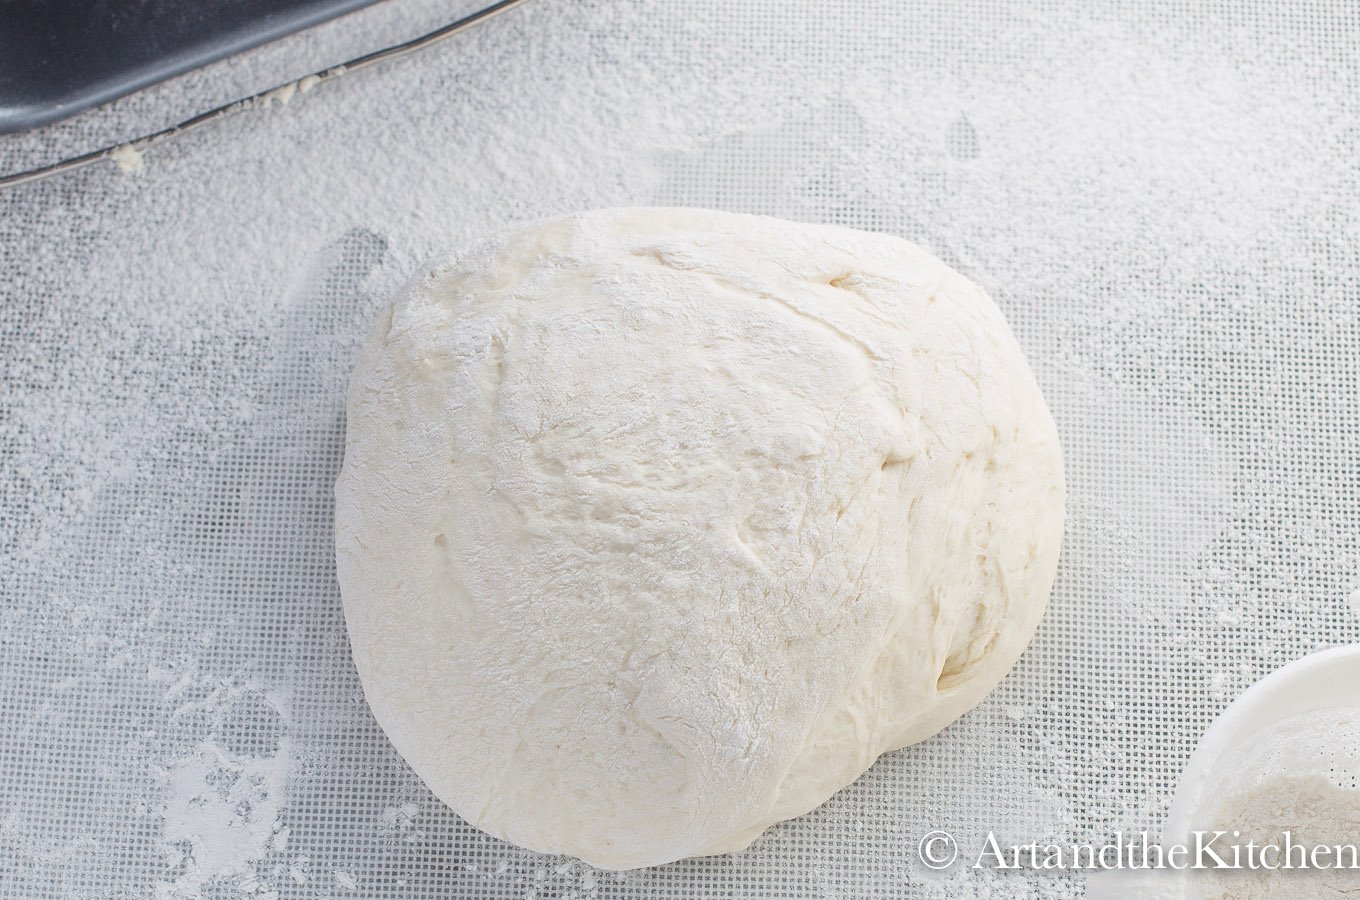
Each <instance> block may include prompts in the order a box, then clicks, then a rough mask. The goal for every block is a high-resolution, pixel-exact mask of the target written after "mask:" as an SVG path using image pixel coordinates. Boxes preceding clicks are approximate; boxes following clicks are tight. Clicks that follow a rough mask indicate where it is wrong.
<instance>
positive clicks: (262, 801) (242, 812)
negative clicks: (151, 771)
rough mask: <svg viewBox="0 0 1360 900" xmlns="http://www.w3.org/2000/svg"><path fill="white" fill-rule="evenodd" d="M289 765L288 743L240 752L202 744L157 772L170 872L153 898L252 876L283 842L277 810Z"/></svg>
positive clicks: (191, 893)
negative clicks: (267, 750) (264, 751)
mask: <svg viewBox="0 0 1360 900" xmlns="http://www.w3.org/2000/svg"><path fill="white" fill-rule="evenodd" d="M288 765H289V749H288V744H287V743H286V742H284V743H283V744H281V745H280V747H279V750H278V753H277V754H276V755H274V756H271V757H247V758H244V759H243V758H235V757H232V756H230V755H229V754H226V753H224V752H223V751H222V749H221V748H220V747H217V746H214V745H213V744H211V743H204V744H202V745H200V746H199V747H198V748H197V749H196V750H195V752H194V753H193V754H191V755H190V756H188V757H185V758H184V759H182V760H179V761H178V762H176V763H175V764H174V765H172V766H171V767H170V768H168V769H166V770H165V771H164V772H163V773H162V777H163V779H164V781H165V784H166V789H167V794H168V796H167V800H166V803H165V807H164V811H163V815H164V818H165V827H164V830H163V831H162V839H163V844H162V851H161V852H162V853H163V854H164V855H165V857H166V859H165V863H166V868H167V870H168V877H167V878H165V879H164V880H162V881H160V882H159V883H158V884H157V886H156V888H157V896H158V897H163V898H176V897H197V896H200V895H201V893H202V892H203V889H204V888H205V886H206V885H208V884H222V883H224V882H233V883H235V884H237V885H238V886H248V885H254V884H257V883H258V878H257V867H258V866H259V864H260V863H262V862H263V861H264V860H265V859H266V858H267V857H268V856H269V855H271V854H277V853H282V852H283V851H284V850H285V849H286V846H287V837H288V830H287V829H286V828H284V827H283V825H282V822H281V820H280V818H279V813H280V810H281V809H282V806H283V802H284V795H283V791H284V777H285V775H286V773H287V771H288Z"/></svg>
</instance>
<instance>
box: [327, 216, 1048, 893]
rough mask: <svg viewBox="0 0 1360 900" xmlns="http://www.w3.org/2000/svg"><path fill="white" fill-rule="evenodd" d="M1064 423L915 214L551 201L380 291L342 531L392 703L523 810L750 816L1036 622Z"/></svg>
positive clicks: (422, 757)
mask: <svg viewBox="0 0 1360 900" xmlns="http://www.w3.org/2000/svg"><path fill="white" fill-rule="evenodd" d="M1063 495H1064V486H1063V474H1062V460H1061V456H1060V453H1059V448H1058V438H1057V432H1056V429H1055V427H1054V423H1053V420H1052V417H1051V416H1050V415H1049V412H1048V409H1047V407H1046V406H1045V404H1044V400H1043V397H1042V396H1041V395H1040V392H1039V388H1038V386H1037V384H1036V382H1035V380H1034V377H1033V375H1032V373H1031V372H1030V369H1029V367H1028V366H1027V364H1026V363H1025V360H1024V359H1023V357H1022V356H1021V352H1020V348H1019V346H1018V345H1017V343H1016V341H1015V339H1014V337H1013V336H1012V335H1011V332H1010V330H1009V328H1008V327H1007V325H1006V323H1005V321H1004V320H1003V319H1002V316H1001V314H1000V312H999V311H998V310H997V308H996V306H995V305H994V304H993V303H992V301H991V300H990V299H989V298H988V297H987V295H986V294H985V293H983V291H982V290H981V289H979V288H978V287H977V286H976V285H974V284H973V283H972V282H970V281H969V280H967V279H966V278H964V277H963V276H961V275H959V274H958V273H956V272H954V271H953V270H951V269H950V268H948V267H947V266H946V265H945V264H944V263H942V262H941V261H940V260H938V259H936V258H935V257H934V256H932V255H930V254H929V253H927V252H925V251H924V250H922V249H920V248H918V247H916V246H914V245H913V244H910V243H908V242H906V241H904V240H901V239H900V238H896V237H890V236H886V235H881V234H869V233H865V232H858V231H852V230H849V229H846V228H840V227H833V226H816V225H804V224H795V223H791V222H785V221H780V220H777V219H770V218H763V217H756V216H744V215H735V214H730V213H720V212H710V211H704V210H694V209H610V210H600V211H596V212H590V213H584V214H581V215H576V216H571V217H567V218H562V219H558V220H553V221H548V222H541V223H536V224H533V225H529V226H525V227H522V228H519V229H516V230H514V231H511V232H508V233H506V234H504V235H502V236H500V237H498V238H496V239H493V240H491V241H488V242H486V243H485V244H482V245H480V246H478V247H475V248H473V249H471V250H469V251H467V252H465V253H463V254H462V255H460V256H458V257H457V258H456V259H454V260H453V261H452V263H451V264H450V265H449V266H448V267H447V268H445V269H443V270H441V271H439V272H437V273H435V274H433V275H431V276H429V277H427V278H426V279H424V280H423V281H421V282H420V283H418V284H416V285H415V286H413V287H412V288H411V289H410V290H409V291H407V292H406V294H405V295H404V296H403V297H401V298H400V299H399V300H398V301H397V302H396V303H395V304H394V305H393V307H392V308H391V309H390V310H389V311H388V313H387V314H386V315H385V316H384V317H383V318H382V320H381V321H380V322H379V323H378V325H377V327H376V329H375V330H374V332H373V333H372V335H371V337H370V339H369V342H368V344H367V345H366V347H365V349H364V351H363V353H362V355H361V359H360V362H359V364H358V367H357V370H356V372H355V373H354V377H353V380H352V382H351V385H350V392H349V419H348V434H347V440H346V450H345V463H344V468H343V470H342V472H341V474H340V477H339V481H338V483H337V485H336V545H337V558H338V568H339V578H340V585H341V589H342V594H343V600H344V609H345V617H346V620H347V623H348V626H349V633H350V639H351V643H352V645H353V650H354V659H355V663H356V664H357V666H358V670H359V674H360V676H361V677H362V680H363V684H364V688H365V692H366V694H367V697H368V700H369V703H370V704H371V705H372V707H373V712H374V714H375V715H376V717H377V719H378V721H379V722H380V723H381V724H382V726H383V728H384V729H385V730H386V732H387V734H388V735H389V736H390V737H391V739H392V742H393V743H394V744H395V745H396V747H397V749H398V750H399V751H400V752H401V754H402V756H404V757H405V758H406V760H407V761H408V762H409V763H410V764H411V766H412V767H413V768H414V769H415V771H416V772H417V773H418V774H419V775H420V776H421V777H422V778H423V779H424V780H425V782H426V783H427V784H428V785H429V786H430V788H431V789H432V790H433V791H434V792H435V794H437V795H438V796H439V797H440V799H442V800H443V801H444V802H446V803H448V804H449V806H451V807H452V808H453V809H454V810H455V811H457V812H458V814H459V815H461V816H463V817H464V818H465V819H467V820H468V821H469V822H471V823H472V824H474V825H476V826H477V827H478V828H481V829H483V830H485V831H487V832H490V833H491V834H493V835H496V836H498V837H501V838H504V839H505V840H508V841H511V842H513V843H516V844H519V845H522V846H524V847H528V848H530V849H533V850H539V851H545V852H552V853H567V854H571V855H573V856H577V857H580V858H581V859H583V860H585V861H587V862H589V863H592V864H594V865H597V866H601V867H606V868H614V869H622V868H633V867H638V866H646V865H654V864H659V863H665V862H668V861H671V860H676V859H680V858H682V857H686V856H695V855H701V854H709V853H720V852H725V851H730V850H734V849H738V848H741V847H744V846H745V845H747V844H748V843H749V842H751V841H752V840H753V839H755V838H756V837H757V836H758V835H759V834H760V833H761V832H762V831H764V830H765V829H766V828H767V827H769V826H770V825H771V824H773V823H775V822H778V821H780V820H782V819H787V818H790V817H793V816H797V815H800V814H802V813H804V812H806V811H808V810H810V809H812V808H813V807H815V806H817V805H819V804H821V803H822V802H824V801H825V800H826V799H827V798H828V797H829V796H830V795H831V794H832V793H834V792H835V791H837V790H838V789H840V788H841V787H844V786H845V785H846V784H849V783H850V782H851V781H853V780H854V779H855V778H857V777H858V776H859V775H860V774H861V773H862V772H864V770H865V769H866V768H868V767H869V766H870V765H871V764H873V762H874V760H875V759H877V758H878V756H879V755H880V754H882V753H884V752H887V751H889V750H893V749H896V748H899V747H903V746H905V745H907V744H911V743H914V742H917V741H920V740H923V739H924V738H927V737H929V736H930V735H932V734H934V733H936V732H937V731H939V730H940V729H941V728H943V727H944V726H945V725H947V724H948V723H949V722H951V721H952V720H953V719H955V718H956V717H958V716H959V715H960V714H961V713H963V712H964V711H966V710H968V709H969V708H970V707H972V706H973V705H974V704H976V703H977V702H978V701H979V700H980V699H981V698H982V697H983V696H984V695H985V694H986V693H987V692H988V691H990V690H991V688H992V687H993V686H994V685H995V684H996V683H997V682H998V681H999V680H1000V679H1001V678H1002V676H1003V675H1005V673H1006V672H1007V671H1008V670H1009V669H1010V667H1011V666H1012V664H1013V663H1014V662H1015V660H1016V658H1017V657H1018V656H1019V655H1020V653H1021V651H1022V650H1023V649H1024V647H1025V646H1026V644H1027V643H1028V642H1029V640H1030V638H1031V636H1032V635H1033V632H1034V629H1035V627H1036V624H1037V623H1038V621H1039V618H1040V616H1041V614H1042V612H1043V609H1044V606H1045V603H1046V601H1047V597H1048V593H1049V589H1050V587H1051V585H1052V581H1053V577H1054V572H1055V569H1056V565H1057V558H1058V549H1059V544H1060V542H1061V537H1062V522H1063Z"/></svg>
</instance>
